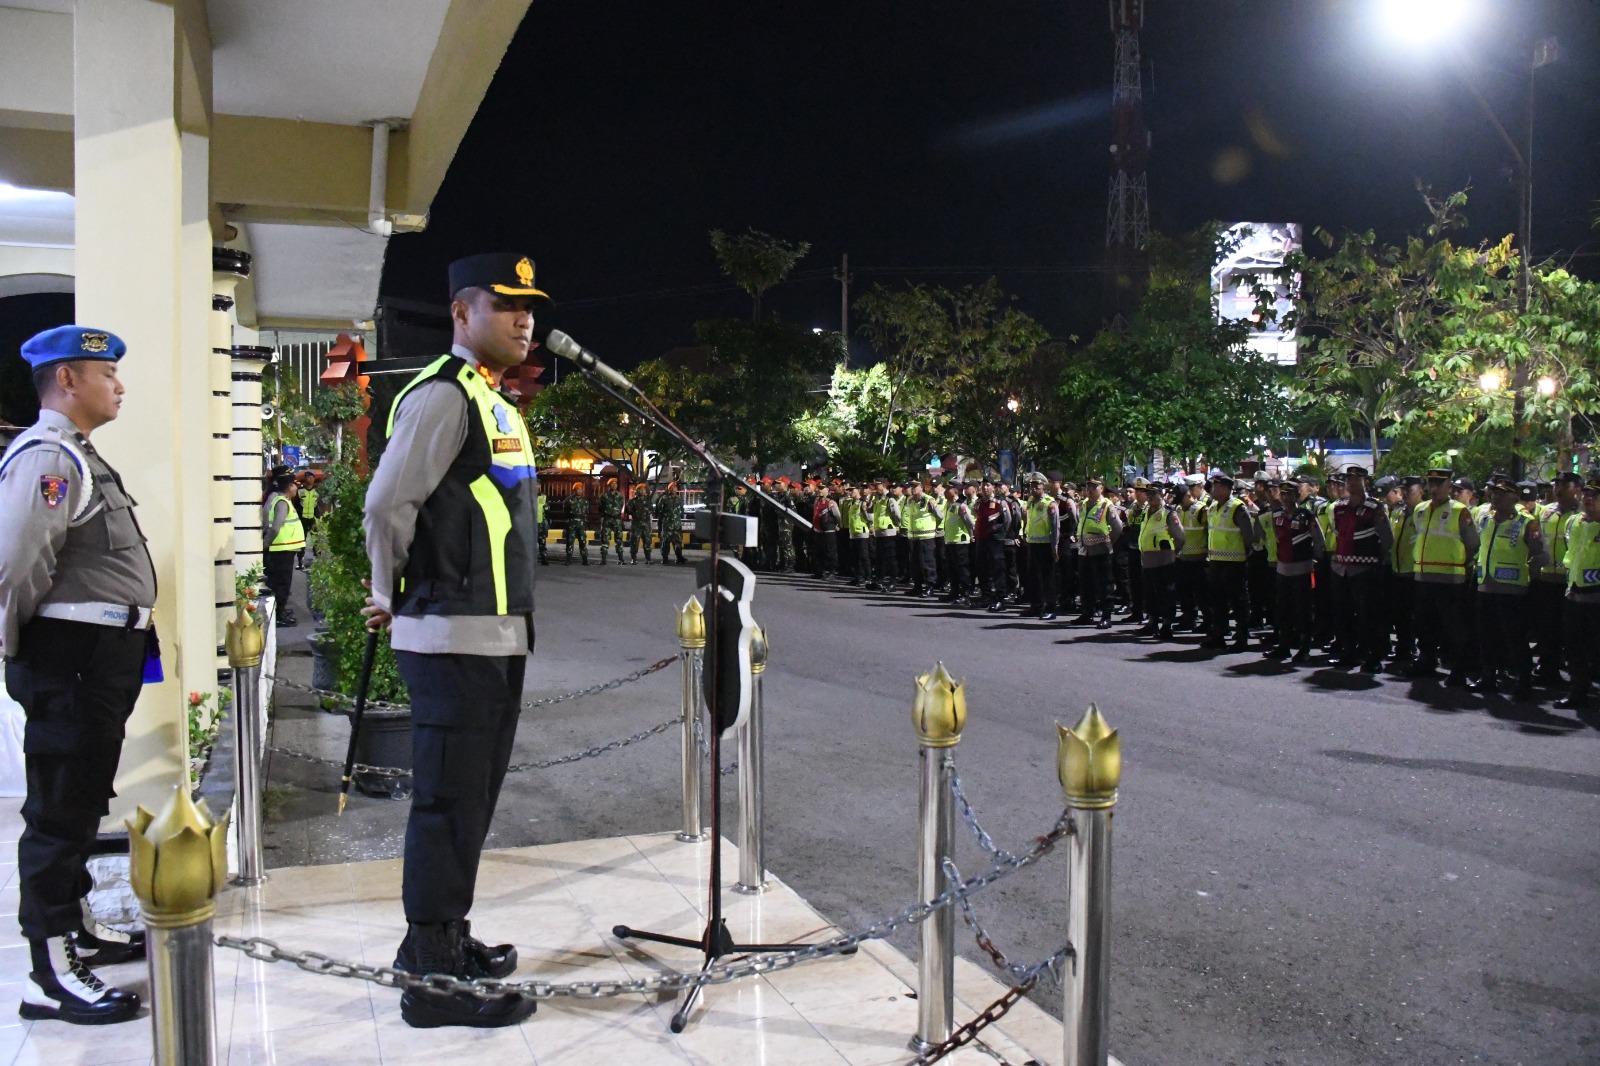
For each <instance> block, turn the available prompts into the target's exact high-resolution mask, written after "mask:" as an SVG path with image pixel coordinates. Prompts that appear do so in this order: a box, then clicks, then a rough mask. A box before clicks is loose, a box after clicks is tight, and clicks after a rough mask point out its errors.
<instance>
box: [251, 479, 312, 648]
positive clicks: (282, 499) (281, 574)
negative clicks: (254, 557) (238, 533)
mask: <svg viewBox="0 0 1600 1066" xmlns="http://www.w3.org/2000/svg"><path fill="white" fill-rule="evenodd" d="M299 491H300V486H299V485H298V484H297V483H296V482H295V479H294V471H293V470H291V469H289V467H287V466H277V467H273V469H272V473H271V474H270V475H268V477H267V494H266V499H264V500H263V501H262V503H261V542H262V544H263V545H264V546H265V547H266V561H265V564H264V566H263V570H264V571H265V577H266V579H267V587H268V588H269V589H271V590H272V598H273V599H274V600H276V601H277V605H278V626H279V628H282V627H284V626H292V625H297V624H299V623H298V619H296V618H295V616H294V612H293V611H292V610H290V609H289V592H290V589H291V587H292V586H293V582H294V565H295V562H296V561H297V560H298V559H299V558H300V553H301V552H303V551H305V548H306V530H305V524H304V522H302V521H301V518H300V510H299V508H298V507H297V506H296V505H295V497H296V494H298V493H299Z"/></svg>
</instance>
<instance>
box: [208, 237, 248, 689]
mask: <svg viewBox="0 0 1600 1066" xmlns="http://www.w3.org/2000/svg"><path fill="white" fill-rule="evenodd" d="M241 257H242V258H241ZM249 273H250V256H249V255H247V254H246V253H244V252H239V251H235V250H234V249H232V248H213V249H211V336H210V340H211V358H210V359H208V360H206V368H207V374H208V378H209V385H210V388H211V403H210V422H211V427H210V428H211V521H212V538H213V544H214V545H215V548H216V568H215V569H216V572H215V589H214V592H213V594H212V596H213V599H214V600H215V601H216V611H217V634H218V635H217V641H218V643H221V642H222V641H224V640H225V639H226V638H227V632H228V620H229V619H230V618H232V617H233V595H234V580H233V578H234V573H235V571H234V565H233V540H234V538H233V292H234V289H236V288H237V287H238V285H239V281H240V279H242V278H244V277H247V276H248V275H249ZM229 668H230V667H229V666H228V656H227V651H226V649H224V650H223V652H222V654H221V656H220V657H219V659H218V663H217V669H218V670H223V669H229Z"/></svg>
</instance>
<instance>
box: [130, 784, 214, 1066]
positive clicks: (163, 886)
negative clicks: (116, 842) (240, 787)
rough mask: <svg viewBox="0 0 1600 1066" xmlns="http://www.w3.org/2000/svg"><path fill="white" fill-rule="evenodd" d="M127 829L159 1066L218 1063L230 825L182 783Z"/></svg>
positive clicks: (140, 813) (141, 812)
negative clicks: (214, 957)
mask: <svg viewBox="0 0 1600 1066" xmlns="http://www.w3.org/2000/svg"><path fill="white" fill-rule="evenodd" d="M127 825H128V850H129V856H130V859H129V862H130V869H131V880H132V882H133V892H134V895H136V896H138V897H139V909H140V913H141V914H142V916H143V918H144V924H145V929H146V932H147V936H148V942H147V949H148V955H149V965H150V1026H151V1030H152V1036H153V1038H154V1048H155V1061H156V1063H157V1064H158V1066H212V1064H213V1063H215V1062H216V1059H217V1043H216V1028H217V1012H216V982H215V979H214V977H213V973H212V967H211V952H212V947H211V917H212V915H213V914H215V913H216V909H217V901H216V896H217V893H218V892H220V891H221V890H222V885H223V882H224V881H226V880H227V877H228V819H227V816H226V815H224V816H223V817H222V818H221V819H220V820H217V819H213V818H212V816H211V812H210V811H209V810H207V809H206V805H205V802H204V801H203V800H202V801H201V802H200V803H198V804H196V803H195V802H194V801H193V800H191V799H190V798H189V789H188V787H187V785H183V784H180V785H179V786H178V787H177V788H176V789H175V790H174V791H173V795H172V798H171V799H170V800H168V801H167V804H166V806H164V807H163V808H161V813H160V814H155V815H152V814H151V813H150V812H149V811H147V810H145V808H143V807H140V808H138V810H137V812H136V813H135V814H134V817H133V818H132V819H131V820H129V822H128V823H127Z"/></svg>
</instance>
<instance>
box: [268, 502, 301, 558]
mask: <svg viewBox="0 0 1600 1066" xmlns="http://www.w3.org/2000/svg"><path fill="white" fill-rule="evenodd" d="M280 501H281V502H282V503H283V507H284V510H286V511H287V512H288V513H289V517H288V518H286V519H284V522H283V525H281V526H279V527H278V533H277V536H275V537H273V538H272V543H271V544H268V545H267V551H269V552H297V551H299V550H300V549H301V548H304V547H305V546H306V527H305V525H304V523H302V522H301V521H300V512H299V511H296V510H295V509H294V501H293V500H291V499H289V497H287V496H285V495H284V494H283V493H281V492H274V493H273V494H272V495H270V496H268V497H267V504H266V506H265V507H263V508H262V511H263V513H264V514H265V515H266V520H267V521H268V522H271V521H272V512H273V511H274V510H276V509H277V506H278V504H279V502H280Z"/></svg>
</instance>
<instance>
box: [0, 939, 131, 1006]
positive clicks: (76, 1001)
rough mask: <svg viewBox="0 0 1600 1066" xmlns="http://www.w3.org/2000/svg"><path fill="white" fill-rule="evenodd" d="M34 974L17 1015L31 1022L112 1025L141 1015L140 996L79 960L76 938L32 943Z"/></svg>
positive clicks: (30, 944)
mask: <svg viewBox="0 0 1600 1066" xmlns="http://www.w3.org/2000/svg"><path fill="white" fill-rule="evenodd" d="M29 947H30V948H31V949H32V952H33V971H32V972H31V973H29V974H28V981H27V983H26V984H24V985H23V986H22V1005H21V1006H20V1007H18V1008H17V1013H18V1014H20V1015H21V1016H22V1017H24V1018H27V1019H29V1020H30V1021H41V1020H44V1019H48V1018H54V1019H57V1020H58V1021H63V1022H68V1023H70V1024H72V1025H112V1024H115V1023H116V1022H126V1021H130V1020H132V1019H133V1018H134V1017H136V1016H137V1015H138V1013H139V997H138V996H136V995H134V994H133V993H132V992H124V991H123V990H122V989H120V988H113V987H111V986H110V985H108V984H106V983H105V982H104V981H101V980H100V978H98V977H96V976H95V975H94V973H93V972H91V971H90V969H89V967H88V966H86V965H84V962H83V960H82V959H80V958H78V951H77V948H76V947H75V946H74V945H73V943H72V937H69V936H53V937H50V938H48V939H46V940H32V941H29Z"/></svg>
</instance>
